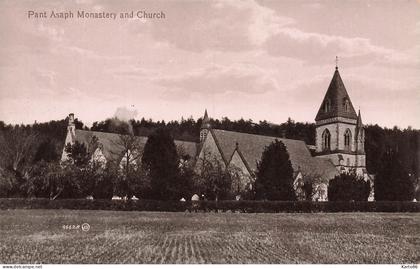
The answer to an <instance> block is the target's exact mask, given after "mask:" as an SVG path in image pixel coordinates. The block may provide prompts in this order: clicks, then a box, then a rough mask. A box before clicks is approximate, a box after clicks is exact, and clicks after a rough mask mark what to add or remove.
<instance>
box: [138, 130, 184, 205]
mask: <svg viewBox="0 0 420 269" xmlns="http://www.w3.org/2000/svg"><path fill="white" fill-rule="evenodd" d="M142 165H143V166H144V169H145V170H146V171H147V174H148V176H150V186H151V198H153V199H158V200H178V199H180V198H181V197H182V189H183V186H182V181H181V179H180V169H179V157H178V153H177V150H176V146H175V142H174V139H173V138H172V136H171V135H170V133H169V131H168V130H167V129H158V130H156V131H155V132H154V133H153V134H151V135H150V136H149V137H148V140H147V142H146V145H145V146H144V153H143V157H142Z"/></svg>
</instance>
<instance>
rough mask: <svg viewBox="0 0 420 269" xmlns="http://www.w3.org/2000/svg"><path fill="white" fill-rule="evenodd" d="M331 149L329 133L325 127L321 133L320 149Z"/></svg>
mask: <svg viewBox="0 0 420 269" xmlns="http://www.w3.org/2000/svg"><path fill="white" fill-rule="evenodd" d="M330 149H331V134H330V131H328V129H325V130H324V132H323V133H322V150H324V151H326V150H330Z"/></svg>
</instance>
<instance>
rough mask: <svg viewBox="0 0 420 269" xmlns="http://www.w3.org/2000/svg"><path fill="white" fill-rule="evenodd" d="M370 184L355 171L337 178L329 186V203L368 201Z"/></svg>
mask: <svg viewBox="0 0 420 269" xmlns="http://www.w3.org/2000/svg"><path fill="white" fill-rule="evenodd" d="M369 194H370V183H369V182H368V181H365V180H364V179H363V177H361V176H358V175H356V173H355V172H354V171H351V172H347V173H342V174H340V175H337V176H335V177H334V178H333V179H331V180H330V182H329V184H328V201H367V200H368V198H369Z"/></svg>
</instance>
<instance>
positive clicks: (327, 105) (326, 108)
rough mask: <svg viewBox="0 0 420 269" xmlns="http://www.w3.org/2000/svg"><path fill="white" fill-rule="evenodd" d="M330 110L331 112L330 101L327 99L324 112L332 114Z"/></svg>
mask: <svg viewBox="0 0 420 269" xmlns="http://www.w3.org/2000/svg"><path fill="white" fill-rule="evenodd" d="M330 110H331V102H330V99H326V100H325V103H324V112H330Z"/></svg>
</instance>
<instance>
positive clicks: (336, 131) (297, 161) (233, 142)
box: [62, 67, 368, 201]
mask: <svg viewBox="0 0 420 269" xmlns="http://www.w3.org/2000/svg"><path fill="white" fill-rule="evenodd" d="M315 122H316V138H315V141H316V144H315V145H307V144H306V143H305V142H304V141H302V140H295V139H287V138H282V137H271V136H263V135H255V134H247V133H240V132H233V131H226V130H219V129H214V128H212V126H211V121H210V118H209V115H208V113H207V110H206V111H205V113H204V117H203V121H202V126H201V130H200V140H199V142H198V143H195V142H185V141H177V140H176V141H175V144H176V146H177V148H178V152H179V154H180V157H181V160H187V159H188V160H193V161H194V163H195V165H196V169H199V167H198V164H199V163H200V161H201V160H203V159H211V160H216V161H218V162H219V163H220V164H221V165H222V166H223V167H224V168H225V169H227V168H229V169H233V170H234V171H237V172H238V173H239V174H240V178H241V180H240V182H239V183H238V186H235V189H237V190H238V192H239V191H242V190H245V189H246V188H252V186H253V183H254V180H255V175H256V169H257V163H258V162H259V161H260V160H261V157H262V153H263V152H264V149H265V148H266V147H267V146H268V145H270V144H271V143H272V142H274V141H275V140H276V139H277V140H279V141H281V142H282V143H283V144H284V145H285V146H286V149H287V151H288V153H289V157H290V162H291V164H292V168H293V171H294V182H295V183H294V187H295V190H296V192H297V193H298V192H301V191H302V189H301V187H302V186H303V180H304V179H305V178H308V177H309V178H313V179H316V181H317V182H316V184H315V186H314V187H315V190H316V194H315V196H314V199H315V200H318V201H325V200H326V199H327V186H328V182H329V180H330V179H332V178H333V177H334V176H336V175H338V174H339V173H341V172H345V171H356V172H357V174H358V175H361V176H363V177H364V178H365V180H368V174H367V171H366V155H365V151H364V139H365V134H364V128H363V123H362V118H361V114H360V111H359V112H358V114H356V111H355V109H354V107H353V104H352V102H351V100H350V97H349V95H348V93H347V90H346V88H345V86H344V83H343V81H342V79H341V77H340V73H339V72H338V68H337V67H336V69H335V72H334V75H333V78H332V80H331V82H330V85H329V87H328V89H327V92H326V94H325V96H324V99H323V100H322V103H321V106H320V108H319V110H318V113H317V115H316V117H315ZM93 137H96V138H97V139H98V143H99V145H100V146H99V147H98V148H97V149H96V150H95V152H94V154H93V155H92V158H94V159H96V160H100V161H101V162H103V163H106V162H107V161H108V160H110V159H113V160H115V159H117V160H119V161H124V160H123V159H122V158H123V156H122V154H121V150H122V149H121V148H120V147H119V146H118V143H116V141H117V140H118V139H119V137H120V135H118V134H113V133H102V132H94V131H86V130H76V129H75V127H74V115H73V114H70V116H69V126H68V132H67V137H66V141H65V144H66V145H67V144H68V143H70V144H73V143H75V141H79V142H81V143H84V144H85V145H86V146H87V147H89V145H90V141H91V140H92V138H93ZM137 139H138V142H139V144H140V145H141V147H144V145H145V144H146V141H147V137H142V136H138V137H137ZM66 159H67V153H66V152H65V150H64V149H63V155H62V160H63V161H64V160H66ZM298 196H299V195H298Z"/></svg>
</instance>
